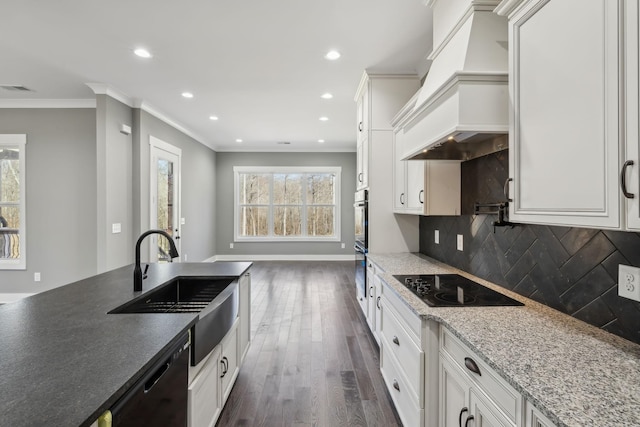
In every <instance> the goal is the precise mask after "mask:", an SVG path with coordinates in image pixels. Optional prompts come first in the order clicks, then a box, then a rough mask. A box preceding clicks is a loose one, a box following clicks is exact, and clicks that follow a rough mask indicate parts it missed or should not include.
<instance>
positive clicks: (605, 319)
mask: <svg viewBox="0 0 640 427" xmlns="http://www.w3.org/2000/svg"><path fill="white" fill-rule="evenodd" d="M573 316H574V317H576V318H578V319H580V320H583V321H585V322H587V323H590V324H592V325H595V326H598V327H603V326H604V325H606V324H608V323H610V322H611V321H613V320H615V319H616V316H615V315H614V314H613V313H612V312H611V310H610V309H609V306H607V305H606V304H605V303H604V301H603V300H602V299H601V298H597V299H595V300H593V301H591V302H590V303H589V304H588V305H586V306H585V307H582V309H580V310H579V311H577V312H576V313H574V315H573Z"/></svg>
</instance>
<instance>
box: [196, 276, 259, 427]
mask: <svg viewBox="0 0 640 427" xmlns="http://www.w3.org/2000/svg"><path fill="white" fill-rule="evenodd" d="M238 282H239V283H238V285H239V286H238V287H239V292H240V298H239V300H240V301H239V312H238V317H237V318H236V321H235V323H234V324H233V326H232V327H231V329H230V330H229V332H228V333H227V334H226V335H225V336H224V338H222V341H220V344H218V345H217V346H216V347H215V348H214V349H213V350H212V351H211V353H209V355H208V356H207V357H206V358H205V359H203V360H202V361H201V362H200V363H198V365H197V366H190V367H189V387H188V410H187V421H188V426H189V427H212V426H215V424H216V421H217V420H218V417H219V416H220V413H221V412H222V408H224V404H225V402H226V401H227V398H228V397H229V394H230V393H231V390H232V389H233V385H234V384H235V381H236V379H237V377H238V373H239V371H240V367H241V366H242V362H243V361H244V358H245V356H246V354H247V351H248V349H249V346H250V343H251V313H250V312H251V273H250V272H246V273H245V274H244V275H243V276H241V277H240V278H239V279H238Z"/></svg>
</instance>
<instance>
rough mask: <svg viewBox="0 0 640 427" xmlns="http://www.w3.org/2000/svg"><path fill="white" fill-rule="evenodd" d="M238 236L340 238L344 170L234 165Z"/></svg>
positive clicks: (253, 238) (297, 238)
mask: <svg viewBox="0 0 640 427" xmlns="http://www.w3.org/2000/svg"><path fill="white" fill-rule="evenodd" d="M234 174H235V177H236V179H235V182H236V200H237V203H236V206H235V207H236V216H235V218H236V233H235V237H236V240H253V241H259V240H264V241H278V240H338V239H339V218H338V215H337V212H339V209H338V204H337V200H339V198H338V197H337V194H338V192H339V186H338V185H337V183H338V182H339V178H340V168H329V167H327V168H291V167H286V168H285V167H283V168H262V167H258V168H251V167H236V168H234Z"/></svg>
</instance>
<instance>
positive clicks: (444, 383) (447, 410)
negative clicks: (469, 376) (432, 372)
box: [440, 357, 470, 427]
mask: <svg viewBox="0 0 640 427" xmlns="http://www.w3.org/2000/svg"><path fill="white" fill-rule="evenodd" d="M469 389H470V384H469V382H468V381H467V380H466V379H465V377H464V376H463V375H460V373H459V370H458V369H457V367H456V366H455V365H454V364H452V363H451V362H449V360H447V359H446V358H444V357H441V358H440V426H441V427H460V425H462V422H463V421H464V420H466V419H467V417H468V416H469V415H470V414H469V406H468V402H469Z"/></svg>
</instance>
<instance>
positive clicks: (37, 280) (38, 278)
mask: <svg viewBox="0 0 640 427" xmlns="http://www.w3.org/2000/svg"><path fill="white" fill-rule="evenodd" d="M40 278H41V277H40V273H33V281H34V282H39V281H40Z"/></svg>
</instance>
